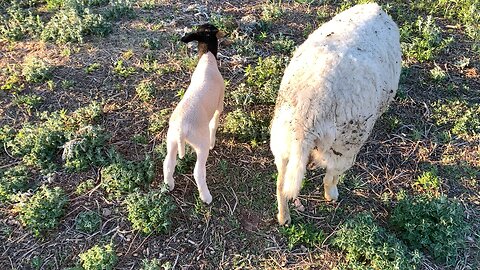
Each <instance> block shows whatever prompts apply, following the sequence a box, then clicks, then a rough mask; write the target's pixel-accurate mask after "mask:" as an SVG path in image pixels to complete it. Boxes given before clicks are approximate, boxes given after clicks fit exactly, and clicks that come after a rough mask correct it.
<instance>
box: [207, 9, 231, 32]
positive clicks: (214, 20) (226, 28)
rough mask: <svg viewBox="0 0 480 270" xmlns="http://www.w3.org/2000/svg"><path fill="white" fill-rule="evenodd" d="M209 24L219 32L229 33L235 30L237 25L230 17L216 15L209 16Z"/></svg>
mask: <svg viewBox="0 0 480 270" xmlns="http://www.w3.org/2000/svg"><path fill="white" fill-rule="evenodd" d="M210 23H211V24H213V25H215V26H216V27H217V28H218V29H219V30H221V31H223V32H225V34H227V33H231V32H233V31H234V30H235V28H237V23H236V22H235V18H234V17H233V16H232V15H221V14H218V13H212V14H210Z"/></svg>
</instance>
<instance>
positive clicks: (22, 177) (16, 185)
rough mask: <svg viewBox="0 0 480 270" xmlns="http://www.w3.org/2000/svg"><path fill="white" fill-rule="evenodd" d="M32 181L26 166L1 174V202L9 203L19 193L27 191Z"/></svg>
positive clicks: (16, 167) (13, 168)
mask: <svg viewBox="0 0 480 270" xmlns="http://www.w3.org/2000/svg"><path fill="white" fill-rule="evenodd" d="M30 180H31V176H30V174H29V171H28V169H27V167H25V166H24V165H17V166H14V167H12V168H9V169H7V170H5V171H3V172H0V202H9V201H11V199H12V197H13V196H15V195H16V194H17V193H20V192H25V191H27V190H28V187H29V183H30Z"/></svg>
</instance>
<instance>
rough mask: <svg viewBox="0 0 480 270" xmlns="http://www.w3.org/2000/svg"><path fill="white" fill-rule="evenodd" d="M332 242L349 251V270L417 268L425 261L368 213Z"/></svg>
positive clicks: (344, 227) (343, 228)
mask: <svg viewBox="0 0 480 270" xmlns="http://www.w3.org/2000/svg"><path fill="white" fill-rule="evenodd" d="M332 243H333V245H334V246H336V247H337V248H339V249H340V250H342V251H344V252H346V264H345V265H343V267H344V268H347V269H385V270H388V269H391V270H394V269H405V270H406V269H417V267H418V264H419V262H420V259H421V255H420V254H419V252H418V251H414V252H410V251H409V250H408V249H407V247H406V246H405V245H404V244H403V243H402V242H401V241H400V240H399V239H397V238H396V237H395V235H393V234H391V233H389V232H388V231H386V230H385V229H384V228H382V227H380V226H378V225H377V224H376V223H375V222H374V221H373V218H372V216H371V215H370V214H366V213H362V214H359V215H357V216H356V217H354V218H352V219H349V220H347V221H346V222H345V223H344V224H342V225H341V226H340V229H339V230H338V231H337V232H336V233H335V236H334V238H333V240H332Z"/></svg>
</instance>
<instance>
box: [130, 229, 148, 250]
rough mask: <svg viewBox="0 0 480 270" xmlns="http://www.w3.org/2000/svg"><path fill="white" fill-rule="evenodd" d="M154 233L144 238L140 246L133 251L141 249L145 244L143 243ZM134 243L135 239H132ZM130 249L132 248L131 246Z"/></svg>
mask: <svg viewBox="0 0 480 270" xmlns="http://www.w3.org/2000/svg"><path fill="white" fill-rule="evenodd" d="M152 234H153V233H150V234H149V235H147V237H145V239H143V241H142V242H141V243H140V245H138V247H137V248H136V249H135V250H134V251H133V253H135V252H137V251H138V250H139V249H140V247H142V246H143V244H144V243H145V241H147V239H148V238H149V237H150V236H152ZM132 243H133V240H132ZM129 249H130V248H129Z"/></svg>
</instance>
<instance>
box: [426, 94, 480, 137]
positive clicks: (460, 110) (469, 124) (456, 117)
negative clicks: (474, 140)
mask: <svg viewBox="0 0 480 270" xmlns="http://www.w3.org/2000/svg"><path fill="white" fill-rule="evenodd" d="M478 115H480V104H478V103H477V104H475V103H472V104H469V103H467V101H465V100H439V101H437V102H435V103H433V113H432V118H433V120H434V121H435V123H436V124H437V125H439V126H445V127H447V128H448V129H450V131H451V133H452V134H455V135H457V136H459V137H460V138H464V139H468V138H470V137H476V136H479V135H480V118H479V117H478Z"/></svg>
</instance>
